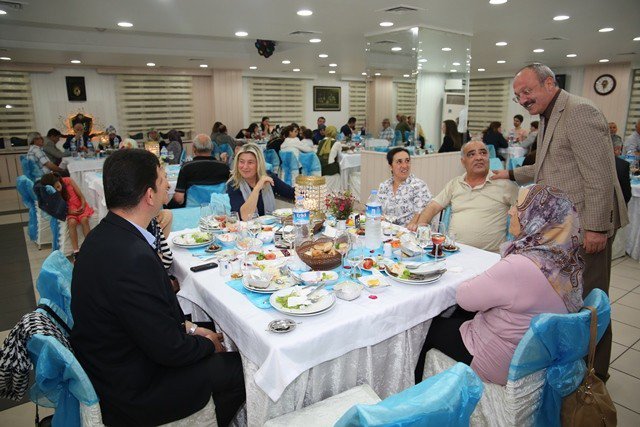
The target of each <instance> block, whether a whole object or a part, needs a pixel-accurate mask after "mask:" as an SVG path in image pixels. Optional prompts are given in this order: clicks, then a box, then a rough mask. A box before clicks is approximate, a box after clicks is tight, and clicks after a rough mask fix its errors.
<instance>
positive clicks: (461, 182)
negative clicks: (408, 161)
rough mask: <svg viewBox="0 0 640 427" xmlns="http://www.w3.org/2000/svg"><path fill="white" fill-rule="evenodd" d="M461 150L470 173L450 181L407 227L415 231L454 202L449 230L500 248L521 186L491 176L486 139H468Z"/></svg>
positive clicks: (470, 241) (493, 248)
mask: <svg viewBox="0 0 640 427" xmlns="http://www.w3.org/2000/svg"><path fill="white" fill-rule="evenodd" d="M461 154H462V159H461V161H462V165H463V166H464V168H465V170H466V173H465V174H463V175H462V176H459V177H456V178H453V179H452V180H451V181H449V183H447V185H446V186H445V187H444V189H443V190H442V191H441V192H440V194H438V195H437V196H436V197H434V198H433V199H431V201H430V202H429V204H428V205H427V207H426V208H424V209H423V211H422V212H421V213H420V215H419V216H418V217H416V218H414V219H412V220H411V222H409V224H407V228H408V229H409V230H412V231H415V230H416V229H417V228H418V226H420V225H426V224H429V223H430V222H431V219H432V218H433V217H434V216H436V215H437V214H438V213H440V212H441V211H442V210H443V209H444V208H446V207H447V206H448V205H451V219H450V220H449V231H450V232H453V233H455V235H456V238H457V240H458V241H459V242H462V243H465V244H467V245H470V246H475V247H476V248H480V249H484V250H487V251H491V252H498V251H499V250H500V244H502V243H504V242H505V241H506V234H507V212H508V211H509V208H510V207H511V205H513V204H514V203H515V202H516V200H517V198H518V186H517V185H516V184H514V183H513V182H502V181H503V180H500V181H496V180H492V179H491V175H492V174H493V173H492V172H491V171H490V170H489V151H488V150H487V147H486V145H484V143H483V142H482V141H470V142H468V143H466V144H465V145H463V146H462V150H461ZM495 184H499V185H495Z"/></svg>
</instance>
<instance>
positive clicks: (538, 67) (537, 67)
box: [516, 62, 558, 86]
mask: <svg viewBox="0 0 640 427" xmlns="http://www.w3.org/2000/svg"><path fill="white" fill-rule="evenodd" d="M524 70H531V71H533V72H534V73H536V76H537V77H538V81H539V82H540V84H543V83H544V82H545V80H547V79H548V78H549V77H551V78H552V79H553V84H554V85H556V86H557V85H558V84H557V83H556V74H555V73H554V72H553V71H551V68H549V67H547V66H546V65H544V64H540V63H539V62H535V63H533V64H530V65H527V66H526V67H523V68H522V69H521V70H520V71H518V72H517V73H516V75H517V74H520V72H522V71H524Z"/></svg>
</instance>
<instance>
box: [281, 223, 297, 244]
mask: <svg viewBox="0 0 640 427" xmlns="http://www.w3.org/2000/svg"><path fill="white" fill-rule="evenodd" d="M296 234H297V233H296V229H295V227H293V226H285V227H283V228H282V240H284V241H285V242H287V244H288V246H289V248H291V249H294V247H293V242H295V240H296Z"/></svg>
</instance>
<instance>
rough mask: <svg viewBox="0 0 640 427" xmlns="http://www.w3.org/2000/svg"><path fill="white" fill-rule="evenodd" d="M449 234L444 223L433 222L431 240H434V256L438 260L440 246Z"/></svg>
mask: <svg viewBox="0 0 640 427" xmlns="http://www.w3.org/2000/svg"><path fill="white" fill-rule="evenodd" d="M446 235H447V229H446V227H445V225H444V223H442V222H439V221H436V222H433V223H431V241H432V242H433V248H434V258H435V259H436V261H437V260H438V252H439V250H440V246H441V245H442V244H443V243H444V241H445V239H446V237H445V236H446Z"/></svg>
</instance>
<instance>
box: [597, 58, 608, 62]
mask: <svg viewBox="0 0 640 427" xmlns="http://www.w3.org/2000/svg"><path fill="white" fill-rule="evenodd" d="M598 62H609V60H608V59H606V58H605V59H599V60H598Z"/></svg>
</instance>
